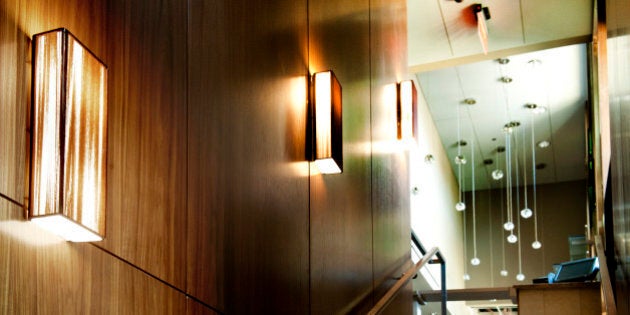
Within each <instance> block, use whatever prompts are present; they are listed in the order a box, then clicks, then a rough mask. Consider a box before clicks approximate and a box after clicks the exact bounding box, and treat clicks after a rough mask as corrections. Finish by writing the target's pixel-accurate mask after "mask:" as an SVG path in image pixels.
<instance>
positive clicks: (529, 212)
mask: <svg viewBox="0 0 630 315" xmlns="http://www.w3.org/2000/svg"><path fill="white" fill-rule="evenodd" d="M532 214H534V213H533V212H532V209H530V208H525V209H523V210H521V217H523V219H529V218H531V217H532Z"/></svg>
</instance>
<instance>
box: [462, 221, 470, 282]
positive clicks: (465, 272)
mask: <svg viewBox="0 0 630 315" xmlns="http://www.w3.org/2000/svg"><path fill="white" fill-rule="evenodd" d="M462 217H463V219H462V221H463V227H464V228H463V230H464V233H463V237H464V243H463V244H464V246H462V249H463V250H464V261H466V260H467V259H468V243H467V238H468V237H467V236H466V234H467V228H466V213H462ZM468 280H470V275H469V274H468V264H467V263H464V281H468Z"/></svg>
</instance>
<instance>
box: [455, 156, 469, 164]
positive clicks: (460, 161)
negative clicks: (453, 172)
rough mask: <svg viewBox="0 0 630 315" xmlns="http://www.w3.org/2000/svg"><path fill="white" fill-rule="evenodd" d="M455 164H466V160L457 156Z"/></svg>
mask: <svg viewBox="0 0 630 315" xmlns="http://www.w3.org/2000/svg"><path fill="white" fill-rule="evenodd" d="M455 164H457V165H461V164H466V158H465V157H464V156H463V155H458V156H456V157H455Z"/></svg>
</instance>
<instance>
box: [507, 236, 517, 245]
mask: <svg viewBox="0 0 630 315" xmlns="http://www.w3.org/2000/svg"><path fill="white" fill-rule="evenodd" d="M507 241H508V242H510V243H512V244H514V243H516V241H518V237H516V235H514V234H510V235H508V237H507Z"/></svg>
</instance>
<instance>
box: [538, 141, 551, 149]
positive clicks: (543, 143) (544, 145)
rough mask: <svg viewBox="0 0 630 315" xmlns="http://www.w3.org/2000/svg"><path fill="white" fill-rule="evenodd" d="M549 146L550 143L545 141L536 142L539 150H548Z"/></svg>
mask: <svg viewBox="0 0 630 315" xmlns="http://www.w3.org/2000/svg"><path fill="white" fill-rule="evenodd" d="M550 145H551V143H550V142H549V141H547V140H542V141H540V142H538V147H539V148H541V149H544V148H548V147H549V146H550Z"/></svg>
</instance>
